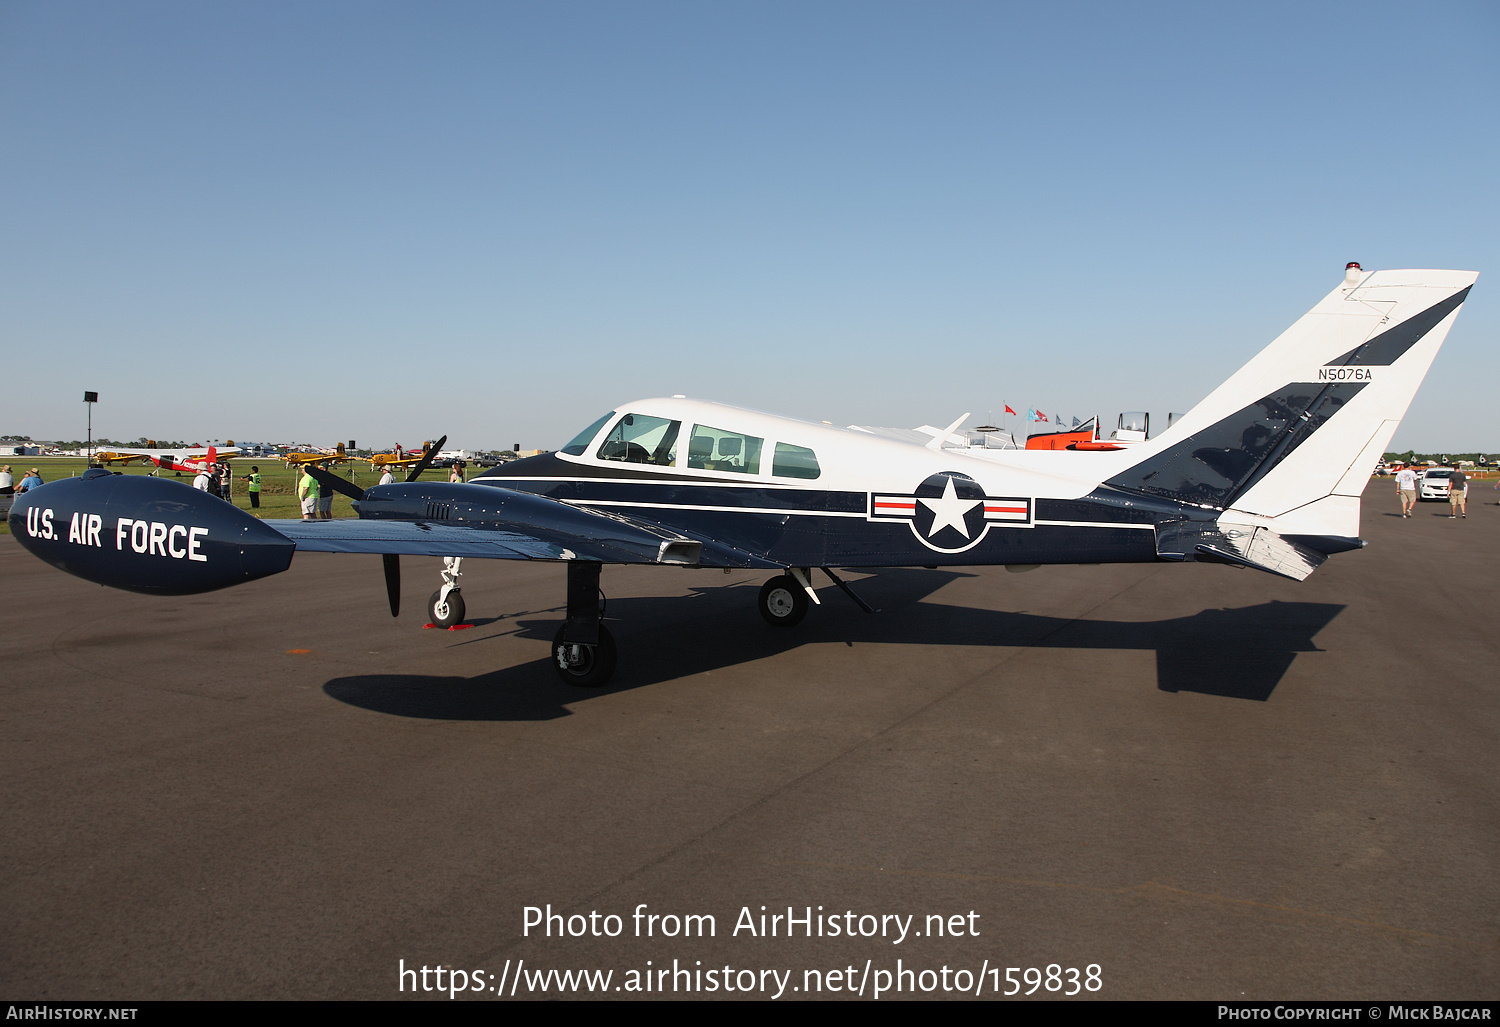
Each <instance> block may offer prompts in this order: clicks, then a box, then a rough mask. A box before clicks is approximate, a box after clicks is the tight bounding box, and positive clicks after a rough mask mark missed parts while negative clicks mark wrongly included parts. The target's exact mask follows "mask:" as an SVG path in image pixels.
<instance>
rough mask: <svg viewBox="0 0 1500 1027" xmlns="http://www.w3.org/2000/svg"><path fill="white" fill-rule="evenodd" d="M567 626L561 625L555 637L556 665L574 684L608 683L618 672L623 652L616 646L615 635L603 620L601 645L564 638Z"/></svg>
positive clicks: (556, 668) (553, 654) (587, 685)
mask: <svg viewBox="0 0 1500 1027" xmlns="http://www.w3.org/2000/svg"><path fill="white" fill-rule="evenodd" d="M566 627H567V625H564V626H563V627H561V628H558V629H557V634H556V636H554V637H553V639H552V669H553V670H555V671H557V676H558V677H560V678H562V679H563V681H565V682H567V683H568V684H570V685H580V686H582V687H584V688H598V687H600V686H601V685H604V684H606V683H607V682H608V681H609V679H610V677H611V676H612V675H613V674H614V672H615V660H616V659H617V658H618V656H619V651H618V650H616V649H615V636H613V635H611V634H610V633H609V628H606V627H605V626H604V625H603V624H601V625H599V644H598V645H584V644H583V643H581V642H564V641H563V631H564V630H565V629H566Z"/></svg>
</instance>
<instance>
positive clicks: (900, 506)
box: [875, 503, 917, 510]
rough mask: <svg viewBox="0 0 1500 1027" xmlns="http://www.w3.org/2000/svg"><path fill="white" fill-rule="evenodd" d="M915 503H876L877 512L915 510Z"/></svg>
mask: <svg viewBox="0 0 1500 1027" xmlns="http://www.w3.org/2000/svg"><path fill="white" fill-rule="evenodd" d="M916 508H917V504H916V503H876V504H875V509H877V510H915V509H916Z"/></svg>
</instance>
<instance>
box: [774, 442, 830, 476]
mask: <svg viewBox="0 0 1500 1027" xmlns="http://www.w3.org/2000/svg"><path fill="white" fill-rule="evenodd" d="M771 473H772V474H775V475H779V476H780V477H783V478H816V477H817V476H818V475H820V474H822V473H823V472H822V470H820V469H819V467H818V454H816V453H814V452H813V451H812V450H810V449H803V448H802V447H801V446H790V445H787V444H786V443H785V442H778V443H776V455H775V457H773V458H772V460H771Z"/></svg>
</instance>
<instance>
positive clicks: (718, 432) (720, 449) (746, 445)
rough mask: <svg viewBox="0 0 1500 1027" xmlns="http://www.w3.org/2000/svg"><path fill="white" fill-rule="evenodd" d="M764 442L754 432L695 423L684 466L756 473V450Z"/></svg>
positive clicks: (735, 472)
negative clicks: (740, 431) (729, 429)
mask: <svg viewBox="0 0 1500 1027" xmlns="http://www.w3.org/2000/svg"><path fill="white" fill-rule="evenodd" d="M764 444H765V440H764V439H758V438H756V437H755V436H754V435H742V434H740V433H739V432H733V431H725V430H724V429H723V428H710V427H709V426H708V425H706V424H695V425H693V434H692V437H691V438H689V439H688V463H687V465H688V466H689V467H696V468H698V469H699V470H702V471H730V472H732V473H734V474H759V473H760V449H761V446H762V445H764Z"/></svg>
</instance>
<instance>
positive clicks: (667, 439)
mask: <svg viewBox="0 0 1500 1027" xmlns="http://www.w3.org/2000/svg"><path fill="white" fill-rule="evenodd" d="M681 429H682V422H681V421H669V420H667V419H666V418H665V417H652V416H651V415H650V414H626V415H625V416H624V417H622V418H620V419H619V421H617V422H616V423H615V426H614V427H613V428H611V429H610V430H609V434H608V435H606V436H605V437H604V442H603V443H601V444H600V446H599V454H598V455H599V459H600V460H619V461H622V462H624V463H627V464H656V465H657V466H660V467H670V466H672V464H674V463H676V462H677V436H678V434H679V433H680V432H681Z"/></svg>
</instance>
